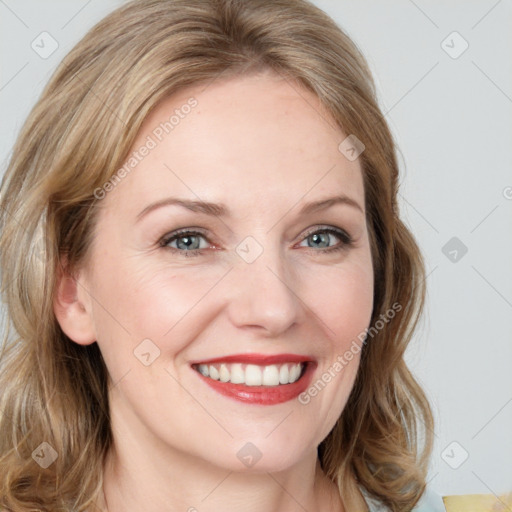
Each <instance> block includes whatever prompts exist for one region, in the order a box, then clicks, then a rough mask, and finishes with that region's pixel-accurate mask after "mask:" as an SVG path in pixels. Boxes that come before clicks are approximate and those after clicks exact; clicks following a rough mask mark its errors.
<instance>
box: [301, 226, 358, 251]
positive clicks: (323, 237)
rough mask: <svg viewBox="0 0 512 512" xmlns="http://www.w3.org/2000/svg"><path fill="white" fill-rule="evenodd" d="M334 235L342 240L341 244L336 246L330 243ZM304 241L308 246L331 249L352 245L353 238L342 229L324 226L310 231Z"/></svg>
mask: <svg viewBox="0 0 512 512" xmlns="http://www.w3.org/2000/svg"><path fill="white" fill-rule="evenodd" d="M333 237H334V238H338V239H339V240H341V244H339V245H338V246H336V245H335V246H334V247H333V246H332V245H330V242H331V241H332V239H333ZM304 242H306V243H307V244H308V245H307V246H308V247H312V248H314V247H316V248H319V249H320V250H330V249H337V248H342V247H343V246H345V245H350V243H351V242H352V240H351V238H350V236H349V235H348V234H347V233H345V232H344V231H342V230H339V229H334V228H323V229H318V230H316V231H312V232H310V233H308V234H307V235H306V237H305V239H304ZM301 246H302V245H301ZM302 247H303V246H302Z"/></svg>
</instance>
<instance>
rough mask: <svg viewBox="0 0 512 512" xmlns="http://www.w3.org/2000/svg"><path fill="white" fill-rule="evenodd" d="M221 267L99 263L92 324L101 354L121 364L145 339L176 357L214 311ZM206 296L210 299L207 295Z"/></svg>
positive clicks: (126, 260) (131, 355) (130, 261)
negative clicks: (212, 305)
mask: <svg viewBox="0 0 512 512" xmlns="http://www.w3.org/2000/svg"><path fill="white" fill-rule="evenodd" d="M224 273H225V270H223V269H219V268H216V269H211V268H210V269H209V270H206V269H204V270H200V269H198V268H196V269H192V268H188V269H183V268H182V269H179V270H177V269H172V268H170V267H169V266H168V265H167V266H166V265H160V264H157V265H155V264H152V265H151V266H150V265H149V264H146V263H145V262H141V261H140V260H139V261H137V260H136V259H133V258H131V259H130V258H126V259H124V260H123V259H122V258H119V259H118V260H116V262H114V261H108V260H103V261H102V264H101V267H100V266H97V267H96V274H95V278H94V283H95V286H94V295H95V298H96V297H97V300H96V301H94V302H95V304H93V306H94V321H95V324H96V328H97V335H98V343H99V344H100V346H101V348H102V351H104V352H106V353H105V356H106V357H108V352H111V357H110V358H111V359H112V360H113V361H114V363H115V362H116V361H119V360H120V358H121V357H122V354H123V353H124V354H126V356H125V357H127V358H129V359H128V360H130V358H133V350H134V349H135V348H136V347H137V346H138V345H139V344H140V343H141V342H142V341H143V340H145V339H149V340H151V341H152V342H153V343H154V344H155V345H156V346H157V347H158V348H159V349H160V350H161V352H162V353H163V352H169V351H172V353H173V354H171V355H175V354H176V353H179V352H180V351H181V350H182V349H183V348H184V347H185V346H186V342H187V340H188V339H190V338H191V337H193V336H194V333H195V332H196V330H198V329H199V328H200V325H201V324H204V323H205V322H206V321H207V319H208V318H209V315H211V314H212V313H213V310H212V308H211V307H210V308H209V309H208V310H207V311H205V309H204V307H203V304H205V303H206V302H208V303H209V304H210V305H211V304H213V303H215V300H214V298H215V297H214V295H215V285H216V283H218V281H219V280H220V279H221V278H222V275H223V274H224ZM206 296H208V301H205V300H204V299H205V297H206Z"/></svg>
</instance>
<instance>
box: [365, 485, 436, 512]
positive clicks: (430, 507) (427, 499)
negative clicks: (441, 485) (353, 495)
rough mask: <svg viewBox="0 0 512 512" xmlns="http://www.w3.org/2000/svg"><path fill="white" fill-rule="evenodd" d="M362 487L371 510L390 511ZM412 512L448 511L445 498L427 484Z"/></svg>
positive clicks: (375, 511)
mask: <svg viewBox="0 0 512 512" xmlns="http://www.w3.org/2000/svg"><path fill="white" fill-rule="evenodd" d="M360 489H361V493H362V494H363V497H364V499H365V501H366V504H367V505H368V511H369V512H389V510H390V509H389V508H388V507H386V506H385V505H383V504H382V503H381V502H380V501H379V500H377V499H376V498H373V497H371V496H370V495H369V494H368V492H367V491H366V489H364V488H363V487H360ZM411 512H446V509H445V506H444V503H443V498H441V496H440V495H439V494H437V493H436V492H435V491H434V490H433V489H431V488H430V487H429V486H428V485H427V488H426V489H425V492H424V493H423V496H422V497H421V499H420V501H419V502H418V503H417V504H416V506H415V507H414V508H413V509H412V511H411Z"/></svg>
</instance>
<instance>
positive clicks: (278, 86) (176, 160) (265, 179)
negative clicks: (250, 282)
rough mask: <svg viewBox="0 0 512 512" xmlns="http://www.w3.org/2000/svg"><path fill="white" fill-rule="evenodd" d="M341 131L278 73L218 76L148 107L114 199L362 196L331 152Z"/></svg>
mask: <svg viewBox="0 0 512 512" xmlns="http://www.w3.org/2000/svg"><path fill="white" fill-rule="evenodd" d="M346 136H347V135H346V134H344V133H343V132H342V131H341V129H340V128H339V127H338V126H337V125H336V123H335V121H334V119H333V118H332V117H331V116H330V114H329V113H328V112H327V111H326V109H325V108H324V107H323V105H322V104H321V103H320V101H319V99H318V98H317V97H316V96H315V95H314V94H313V93H311V92H310V91H308V90H306V89H304V88H301V87H300V86H298V85H297V84H295V83H291V82H289V81H287V80H285V79H282V78H281V77H279V76H278V75H274V74H271V73H270V74H269V73H260V74H255V75H249V76H241V77H235V78H231V79H228V80H224V81H221V80H217V81H214V82H213V83H211V84H209V85H207V86H204V85H202V86H196V87H191V88H188V89H186V90H183V91H180V92H179V93H177V94H175V95H173V96H171V97H169V98H167V99H165V100H164V101H162V102H161V103H160V104H158V105H157V106H156V108H155V109H154V110H153V111H152V112H151V114H150V115H149V116H148V117H147V119H146V120H145V122H144V124H143V126H142V127H141V130H140V131H139V134H138V135H137V138H136V140H135V142H134V144H133V146H132V149H131V151H130V155H131V158H134V156H133V155H134V152H138V153H141V152H142V151H140V150H141V149H142V148H143V147H144V146H146V147H148V148H149V149H147V150H144V151H143V152H144V156H143V157H142V158H140V156H139V159H138V160H137V162H136V163H135V162H132V163H134V164H135V165H134V166H133V170H130V172H129V175H128V176H127V177H126V178H125V179H124V180H123V183H122V184H121V185H122V186H119V187H116V190H115V191H114V193H113V194H112V196H118V197H116V202H117V201H120V202H129V203H130V209H135V208H138V207H139V206H143V203H144V201H146V200H147V199H148V198H151V199H152V200H153V199H159V198H163V197H164V196H165V195H170V194H172V195H181V196H186V197H190V198H191V199H196V200H197V199H202V200H205V201H222V202H224V203H231V204H234V205H235V206H234V207H235V208H236V206H238V207H239V208H241V209H242V208H243V207H244V206H245V209H247V207H248V206H249V205H250V204H251V202H253V201H255V200H256V199H257V200H258V201H259V203H260V204H263V203H264V198H267V199H268V202H269V204H285V203H287V202H288V201H293V202H295V203H296V202H298V201H300V200H301V197H304V200H305V201H307V200H313V199H315V198H317V197H321V196H325V195H326V194H327V193H332V192H340V193H341V192H342V193H346V194H349V195H352V196H354V197H358V198H360V199H361V198H362V197H363V195H364V191H363V182H362V175H361V168H360V164H359V161H358V160H356V161H349V160H348V159H347V158H345V156H344V155H343V154H342V153H341V152H340V151H339V149H338V147H339V145H340V143H341V142H342V141H343V140H344V139H345V138H346ZM128 200H129V201H128Z"/></svg>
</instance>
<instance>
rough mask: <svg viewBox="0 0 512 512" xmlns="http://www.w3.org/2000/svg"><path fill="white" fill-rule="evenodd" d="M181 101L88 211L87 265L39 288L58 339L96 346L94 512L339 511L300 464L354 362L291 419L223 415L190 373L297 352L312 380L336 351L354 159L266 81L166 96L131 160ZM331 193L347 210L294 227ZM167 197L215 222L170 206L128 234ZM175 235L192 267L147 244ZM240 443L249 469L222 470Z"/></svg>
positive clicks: (309, 466)
mask: <svg viewBox="0 0 512 512" xmlns="http://www.w3.org/2000/svg"><path fill="white" fill-rule="evenodd" d="M191 96H194V97H195V98H196V99H197V101H198V104H197V106H196V107H195V108H193V109H192V110H191V112H190V113H189V114H188V115H187V116H185V117H184V118H183V119H180V123H179V125H177V126H176V127H175V128H174V130H173V131H172V132H171V133H170V134H168V135H167V136H165V137H164V138H163V140H162V141H161V142H160V143H159V144H158V145H157V147H156V148H154V149H152V150H151V151H150V152H149V154H148V155H147V156H146V157H145V158H144V159H143V160H142V161H141V162H140V163H139V164H138V165H137V166H136V167H135V168H134V169H133V170H132V171H131V173H130V174H128V175H127V176H126V177H125V178H124V179H123V180H122V182H121V183H119V184H118V185H117V186H116V187H115V188H114V189H113V190H112V191H110V192H108V194H106V197H105V198H104V199H102V200H101V201H100V206H101V210H100V212H99V218H98V224H97V230H96V234H95V239H94V243H93V245H92V247H91V252H90V259H89V260H88V263H87V265H85V266H84V267H83V268H81V269H79V272H78V273H77V274H76V276H75V277H74V278H71V277H69V276H67V275H63V276H61V278H60V279H59V284H58V288H57V294H56V298H55V303H54V310H55V313H56V315H57V318H58V321H59V323H60V325H61V327H62V329H63V331H64V332H65V333H66V334H67V335H68V336H69V338H70V339H71V340H73V341H74V342H76V343H79V344H83V345H86V344H89V343H94V342H97V343H98V345H99V347H100V350H101V352H102V354H103V357H104V359H105V362H106V365H107V368H108V371H109V374H110V378H111V381H112V384H111V385H110V388H109V399H110V412H111V419H112V430H113V435H114V449H113V450H112V451H111V452H110V453H109V456H108V458H107V461H106V464H105V473H104V491H105V497H106V502H107V503H108V510H109V511H110V512H121V511H123V512H132V511H140V510H146V509H147V505H148V503H150V504H151V510H152V511H154V512H164V511H165V512H167V511H189V512H193V511H195V510H197V512H210V511H218V510H235V509H243V510H245V511H247V512H260V511H261V512H263V511H265V512H269V511H275V512H277V511H279V512H295V511H299V510H300V511H303V510H304V509H306V510H322V511H337V512H339V511H343V506H342V504H341V501H340V498H339V493H338V491H337V488H336V487H335V485H334V484H333V483H332V482H331V481H330V480H328V479H327V477H326V476H325V475H324V474H323V472H322V471H321V469H320V466H319V463H318V460H317V452H316V450H317V446H318V444H319V443H320V442H321V441H322V440H323V439H324V438H325V437H326V436H327V434H328V433H329V431H330V430H331V429H332V427H333V426H334V424H335V422H336V420H337V418H338V417H339V416H340V414H341V412H342V410H343V408H344V406H345V403H346V401H347V399H348V396H349V393H350V391H351V389H352V386H353V383H354V379H355V376H356V372H357V369H358V366H359V354H356V355H355V356H354V358H353V359H352V361H350V363H349V364H347V365H346V366H345V367H344V368H343V370H342V371H340V372H338V373H337V374H336V377H335V378H333V379H332V380H331V382H330V383H329V384H328V385H327V386H325V388H324V389H323V390H322V391H321V392H319V393H318V395H317V396H316V397H314V398H312V399H311V401H310V402H309V403H308V404H307V405H303V404H301V403H300V402H299V401H298V400H297V399H294V400H292V401H289V402H285V403H281V404H276V405H271V406H268V405H255V404H244V403H240V402H238V401H235V400H233V399H230V398H227V397H224V396H222V395H219V394H217V393H216V392H215V391H213V390H212V389H210V387H209V386H207V385H205V384H204V382H203V381H202V380H201V379H200V378H199V376H198V374H197V372H195V371H194V370H193V369H192V368H191V366H190V362H191V361H197V360H205V359H210V358H213V357H219V356H224V355H231V354H241V353H260V354H281V353H295V354H303V355H309V356H311V357H313V358H315V359H316V360H317V363H318V367H317V368H316V370H315V376H314V379H313V382H314V381H316V380H317V379H318V378H320V377H321V375H322V373H324V372H325V371H327V369H328V368H329V367H330V366H332V364H333V363H334V362H335V361H336V358H337V357H338V356H340V355H342V354H344V353H345V352H346V351H347V350H348V349H349V347H350V345H351V343H352V342H353V340H355V339H357V336H358V334H359V333H361V331H363V330H364V329H365V328H366V327H367V326H368V325H369V322H370V318H371V311H372V300H373V272H372V261H371V253H370V245H369V238H368V232H367V225H366V220H365V213H364V212H365V204H364V187H363V179H362V172H361V167H360V163H359V160H355V161H349V160H347V159H346V158H345V157H344V155H343V154H342V153H341V152H340V151H339V150H338V145H339V144H340V142H341V141H343V140H344V139H345V137H346V134H344V133H342V132H341V130H340V129H339V128H338V127H336V125H335V123H334V120H333V119H331V118H330V117H329V116H328V114H327V113H326V112H325V111H324V110H323V109H322V106H321V105H320V103H319V100H318V99H317V98H316V96H314V95H313V94H312V93H310V92H308V91H306V90H304V89H300V88H299V87H298V86H297V85H293V86H292V84H290V83H289V82H287V81H285V80H283V79H281V78H280V77H279V76H276V75H273V74H271V73H270V72H266V73H259V74H256V75H250V76H243V77H237V78H231V79H228V80H224V81H220V80H217V81H215V82H214V83H212V84H211V85H209V86H208V87H207V88H206V89H204V87H192V88H189V89H187V90H186V91H182V92H180V93H178V94H176V95H174V96H172V97H170V98H168V99H166V100H165V101H164V102H162V103H161V104H160V105H159V106H158V107H157V108H156V109H155V110H154V111H153V112H152V113H151V115H150V116H149V117H148V118H147V119H146V121H145V123H144V125H143V127H142V129H141V130H140V132H139V135H138V137H137V140H136V141H135V143H134V145H133V148H134V149H136V148H140V146H141V145H142V144H144V142H145V141H146V137H147V136H148V135H151V133H152V131H153V130H154V129H155V127H157V126H158V125H159V124H160V123H161V122H163V121H165V120H168V119H169V117H170V115H172V113H173V111H174V109H176V108H180V107H181V106H182V105H184V104H185V103H186V102H187V100H188V99H189V98H190V97H191ZM340 194H344V195H346V196H349V197H350V198H352V199H353V200H354V201H356V202H357V203H358V204H359V206H360V208H361V209H360V210H359V209H358V208H356V207H353V206H350V205H348V204H337V205H335V206H332V207H330V208H328V209H325V210H321V211H318V212H316V213H311V214H307V215H305V216H302V217H300V216H299V214H298V211H299V210H300V208H301V207H302V205H303V204H305V203H307V202H310V201H315V200H319V199H322V198H325V197H329V196H333V195H340ZM169 196H177V197H182V198H187V199H191V200H202V201H211V202H216V203H218V202H222V203H224V204H225V205H226V206H227V207H228V208H229V209H230V210H231V211H232V216H231V217H226V218H222V219H221V218H219V217H215V216H213V217H210V216H207V215H205V214H203V213H195V212H191V211H189V210H186V209H184V208H182V207H180V206H176V205H174V206H167V207H163V208H160V209H156V210H154V211H152V212H151V213H148V214H147V215H146V216H144V217H143V218H142V219H141V220H139V221H137V219H136V217H137V214H139V212H141V211H142V210H143V209H144V208H145V207H147V206H148V205H149V204H151V203H153V202H155V201H158V200H160V199H164V198H167V197H169ZM326 226H327V227H334V228H339V229H342V230H344V231H346V232H347V233H348V234H349V235H350V236H351V237H352V239H353V242H352V244H351V245H345V244H344V243H343V240H342V239H340V238H338V237H337V236H335V235H331V236H329V235H328V234H325V233H324V239H323V240H322V241H320V242H318V241H317V242H316V243H315V241H314V240H312V236H311V235H308V233H309V231H311V232H318V231H320V232H321V228H325V227H326ZM180 228H196V229H197V228H202V230H204V231H203V232H204V235H205V238H199V240H200V247H201V248H202V249H203V250H202V253H201V254H200V255H198V256H194V257H187V256H186V255H184V254H183V253H184V252H185V251H186V249H183V245H184V244H183V238H182V239H179V240H178V241H176V240H175V241H174V242H170V246H171V247H172V248H174V251H172V250H171V249H169V248H165V247H162V246H160V245H159V240H160V239H161V238H162V237H163V236H164V235H166V234H169V233H171V232H173V231H175V230H177V229H180ZM321 233H322V232H321ZM247 236H252V237H253V238H254V239H255V240H257V242H258V243H259V244H260V246H261V248H262V250H263V252H262V254H261V255H260V256H259V257H258V258H256V259H255V261H253V262H252V263H250V264H249V263H247V261H245V260H244V259H243V258H242V257H240V256H239V254H238V253H237V252H236V247H237V245H238V244H239V243H240V242H242V241H243V240H244V239H245V238H246V237H247ZM178 242H180V247H182V248H181V249H178ZM322 242H324V245H322ZM319 244H320V245H319ZM325 245H327V247H329V246H330V247H333V246H337V245H343V248H342V250H340V251H337V252H332V253H325V252H322V251H321V249H322V248H324V247H325ZM180 250H181V252H179V251H180ZM250 250H251V251H253V250H254V249H250ZM144 339H150V340H151V341H152V343H154V344H155V345H156V346H157V347H158V348H159V350H160V355H159V357H157V358H156V359H155V360H154V361H153V362H152V363H151V364H150V365H149V366H145V365H144V364H142V363H141V362H140V361H139V360H138V359H137V358H136V357H135V356H134V349H136V347H137V346H138V345H139V344H140V343H141V341H142V340H144ZM248 442H251V443H252V444H254V445H255V446H256V447H257V448H258V450H259V451H260V452H261V454H262V457H261V459H260V460H259V461H258V462H257V463H256V464H255V465H254V466H252V467H250V468H248V467H246V466H245V465H244V464H242V463H241V461H240V460H239V458H238V457H237V452H238V451H239V450H240V449H241V448H242V447H243V446H244V445H245V444H246V443H248ZM100 506H105V503H104V502H103V501H102V502H101V503H100Z"/></svg>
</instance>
